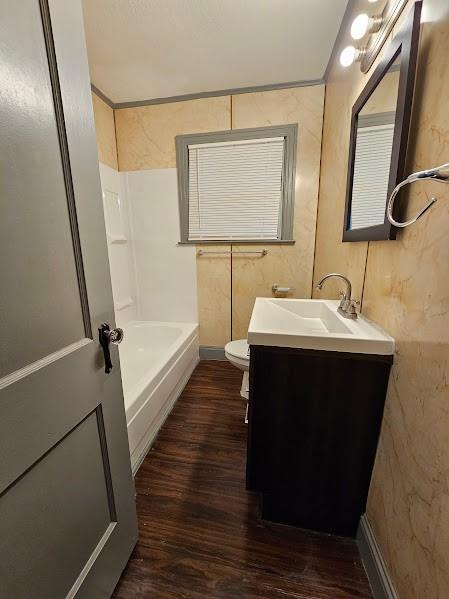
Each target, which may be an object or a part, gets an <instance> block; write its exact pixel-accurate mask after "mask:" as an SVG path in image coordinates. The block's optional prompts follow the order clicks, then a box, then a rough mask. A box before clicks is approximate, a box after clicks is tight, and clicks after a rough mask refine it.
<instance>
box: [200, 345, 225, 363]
mask: <svg viewBox="0 0 449 599" xmlns="http://www.w3.org/2000/svg"><path fill="white" fill-rule="evenodd" d="M200 360H226V356H225V351H224V347H205V346H201V347H200Z"/></svg>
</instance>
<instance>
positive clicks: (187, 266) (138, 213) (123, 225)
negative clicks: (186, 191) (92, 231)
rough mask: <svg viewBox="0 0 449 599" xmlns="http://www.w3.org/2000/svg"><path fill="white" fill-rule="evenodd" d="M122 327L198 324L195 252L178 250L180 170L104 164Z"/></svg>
mask: <svg viewBox="0 0 449 599" xmlns="http://www.w3.org/2000/svg"><path fill="white" fill-rule="evenodd" d="M100 177H101V185H102V189H103V204H104V213H105V222H106V233H107V236H108V251H109V262H110V268H111V280H112V291H113V296H114V306H115V315H116V321H117V324H118V325H119V326H120V325H124V324H126V323H127V322H129V321H130V320H135V319H138V320H158V321H165V322H198V308H197V287H196V257H195V248H194V247H186V246H178V245H177V243H178V241H179V239H180V236H179V210H178V187H177V174H176V169H174V168H171V169H157V170H148V171H132V172H123V173H122V172H117V171H115V170H114V169H112V168H110V167H109V166H106V165H104V164H100Z"/></svg>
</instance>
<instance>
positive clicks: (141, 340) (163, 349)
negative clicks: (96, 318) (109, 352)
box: [119, 321, 199, 473]
mask: <svg viewBox="0 0 449 599" xmlns="http://www.w3.org/2000/svg"><path fill="white" fill-rule="evenodd" d="M124 329H125V338H124V340H123V342H122V343H121V344H120V348H119V350H120V365H121V371H122V381H123V391H124V396H125V409H126V422H127V425H128V439H129V449H130V453H131V466H132V469H133V473H135V472H136V470H137V469H138V467H139V466H140V464H141V462H142V460H143V458H144V457H145V455H146V453H147V452H148V449H149V448H150V447H151V444H152V442H153V440H154V438H155V436H156V435H157V433H158V431H159V429H160V427H161V426H162V424H163V422H164V420H165V418H166V417H167V416H168V414H169V413H170V411H171V409H172V407H173V406H174V404H175V402H176V400H177V398H178V397H179V395H180V393H181V391H182V390H183V388H184V386H185V384H186V383H187V381H188V380H189V377H190V375H191V374H192V372H193V370H194V368H195V366H196V365H197V364H198V361H199V355H198V349H199V346H198V325H197V324H194V323H173V322H152V321H133V322H130V323H128V324H127V325H125V326H124Z"/></svg>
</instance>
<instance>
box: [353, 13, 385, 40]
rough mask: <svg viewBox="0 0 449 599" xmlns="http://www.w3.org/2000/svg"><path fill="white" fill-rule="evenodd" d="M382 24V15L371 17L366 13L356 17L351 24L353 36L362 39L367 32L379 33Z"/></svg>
mask: <svg viewBox="0 0 449 599" xmlns="http://www.w3.org/2000/svg"><path fill="white" fill-rule="evenodd" d="M381 25H382V17H380V16H375V17H370V16H369V15H367V14H366V13H362V14H360V15H359V16H358V17H356V18H355V19H354V20H353V22H352V25H351V37H352V39H354V40H361V39H362V38H363V37H365V35H366V34H367V33H377V32H378V31H379V29H380V27H381Z"/></svg>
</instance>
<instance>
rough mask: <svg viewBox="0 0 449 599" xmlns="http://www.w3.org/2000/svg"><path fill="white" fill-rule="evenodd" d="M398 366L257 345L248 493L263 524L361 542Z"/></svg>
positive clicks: (378, 359) (383, 358)
mask: <svg viewBox="0 0 449 599" xmlns="http://www.w3.org/2000/svg"><path fill="white" fill-rule="evenodd" d="M392 362H393V356H391V355H370V354H354V353H344V352H333V351H318V350H304V349H290V348H280V347H267V346H260V345H252V346H251V358H250V397H249V429H248V458H247V487H248V489H250V490H252V491H258V492H259V493H260V499H261V512H262V518H263V519H266V520H270V521H274V522H282V523H287V524H293V525H296V526H300V527H303V528H309V529H314V530H319V531H325V532H329V533H333V534H341V535H347V536H355V534H356V531H357V527H358V523H359V519H360V516H361V515H362V514H363V513H364V512H365V505H366V499H367V494H368V488H369V484H370V479H371V472H372V468H373V463H374V458H375V455H376V449H377V442H378V438H379V431H380V426H381V421H382V414H383V409H384V402H385V395H386V391H387V385H388V377H389V372H390V367H391V364H392Z"/></svg>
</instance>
